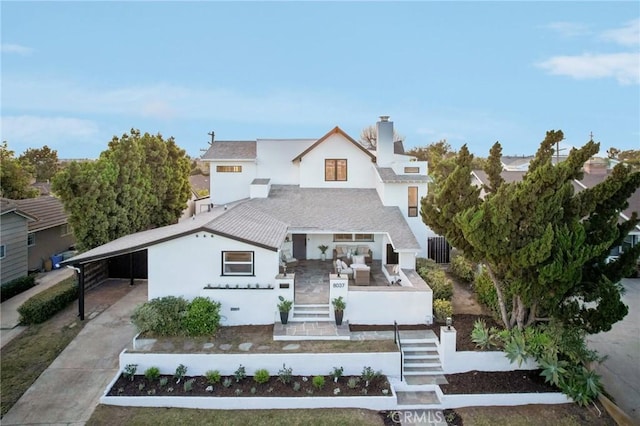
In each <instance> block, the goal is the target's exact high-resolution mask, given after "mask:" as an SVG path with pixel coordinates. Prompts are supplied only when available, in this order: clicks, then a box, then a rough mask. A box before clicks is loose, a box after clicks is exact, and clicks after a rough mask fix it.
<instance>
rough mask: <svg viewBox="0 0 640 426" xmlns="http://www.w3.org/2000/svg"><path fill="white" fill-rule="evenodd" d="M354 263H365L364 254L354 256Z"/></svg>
mask: <svg viewBox="0 0 640 426" xmlns="http://www.w3.org/2000/svg"><path fill="white" fill-rule="evenodd" d="M353 263H355V264H358V265H364V255H361V256H353Z"/></svg>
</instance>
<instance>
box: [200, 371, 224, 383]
mask: <svg viewBox="0 0 640 426" xmlns="http://www.w3.org/2000/svg"><path fill="white" fill-rule="evenodd" d="M204 375H205V377H206V378H207V382H208V383H209V384H211V385H215V384H216V383H220V371H218V370H209V371H207V372H206V373H204Z"/></svg>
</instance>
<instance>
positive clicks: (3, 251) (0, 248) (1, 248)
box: [0, 244, 7, 259]
mask: <svg viewBox="0 0 640 426" xmlns="http://www.w3.org/2000/svg"><path fill="white" fill-rule="evenodd" d="M6 255H7V246H5V245H4V244H2V245H0V259H4V257H5V256H6Z"/></svg>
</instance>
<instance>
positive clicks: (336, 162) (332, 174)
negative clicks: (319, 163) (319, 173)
mask: <svg viewBox="0 0 640 426" xmlns="http://www.w3.org/2000/svg"><path fill="white" fill-rule="evenodd" d="M324 180H325V181H346V180H347V159H346V158H345V159H337V158H331V159H329V158H328V159H326V160H324Z"/></svg>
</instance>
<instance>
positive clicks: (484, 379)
mask: <svg viewBox="0 0 640 426" xmlns="http://www.w3.org/2000/svg"><path fill="white" fill-rule="evenodd" d="M445 377H446V378H447V381H448V382H449V384H447V385H440V389H442V393H445V394H479V393H543V392H560V390H559V389H558V388H556V387H555V386H552V385H550V384H549V383H545V381H544V377H542V376H541V375H540V370H514V371H469V372H467V373H458V374H447V375H445Z"/></svg>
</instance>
